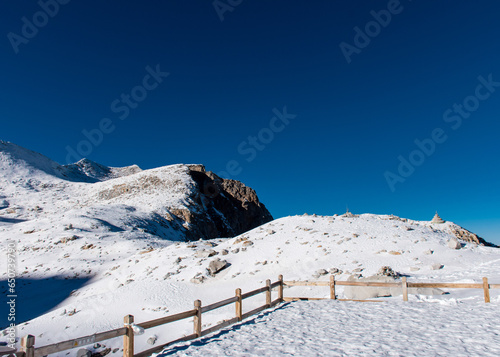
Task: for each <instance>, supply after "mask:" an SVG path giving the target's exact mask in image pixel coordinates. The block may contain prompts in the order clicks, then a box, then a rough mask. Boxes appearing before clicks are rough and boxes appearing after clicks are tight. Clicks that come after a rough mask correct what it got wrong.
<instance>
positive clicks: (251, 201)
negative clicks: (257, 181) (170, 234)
mask: <svg viewBox="0 0 500 357" xmlns="http://www.w3.org/2000/svg"><path fill="white" fill-rule="evenodd" d="M188 168H189V174H190V175H191V177H192V179H193V181H194V182H195V183H196V186H197V187H196V189H195V190H194V192H193V194H192V196H191V199H192V201H193V203H194V206H195V207H190V209H189V210H187V209H184V210H171V213H172V214H173V215H175V216H176V217H177V218H178V219H181V220H182V221H184V222H186V223H188V225H187V227H186V226H185V227H186V230H187V232H186V237H187V239H188V240H198V239H200V238H203V239H211V238H225V237H234V236H236V235H239V234H241V233H244V232H246V231H249V230H251V229H253V228H255V227H258V226H260V225H262V224H264V223H267V222H269V221H272V220H273V217H272V216H271V214H270V213H269V211H268V210H267V208H266V207H265V206H264V204H262V203H260V202H259V198H258V197H257V194H256V193H255V191H254V190H253V189H251V188H250V187H247V186H245V185H244V184H243V183H241V182H240V181H236V180H226V179H223V178H220V177H219V176H217V175H216V174H214V173H213V172H211V171H205V167H204V166H203V165H188Z"/></svg>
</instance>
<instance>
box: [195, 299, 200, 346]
mask: <svg viewBox="0 0 500 357" xmlns="http://www.w3.org/2000/svg"><path fill="white" fill-rule="evenodd" d="M194 309H195V310H196V315H194V333H195V335H196V337H201V301H200V300H195V302H194Z"/></svg>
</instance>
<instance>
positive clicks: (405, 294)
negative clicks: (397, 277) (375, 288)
mask: <svg viewBox="0 0 500 357" xmlns="http://www.w3.org/2000/svg"><path fill="white" fill-rule="evenodd" d="M401 286H402V287H403V301H408V282H407V281H406V276H403V279H402V282H401Z"/></svg>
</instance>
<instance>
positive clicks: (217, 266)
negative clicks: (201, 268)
mask: <svg viewBox="0 0 500 357" xmlns="http://www.w3.org/2000/svg"><path fill="white" fill-rule="evenodd" d="M227 266H228V264H227V261H225V260H220V259H219V258H217V259H214V260H212V261H211V262H210V263H209V264H208V268H207V270H208V273H209V274H210V275H211V276H215V275H216V274H217V273H218V272H220V271H221V270H222V269H224V268H225V267H227Z"/></svg>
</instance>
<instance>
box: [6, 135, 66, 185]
mask: <svg viewBox="0 0 500 357" xmlns="http://www.w3.org/2000/svg"><path fill="white" fill-rule="evenodd" d="M61 171H62V170H61V165H59V164H58V163H57V162H55V161H52V160H51V159H49V158H48V157H46V156H44V155H42V154H39V153H37V152H34V151H31V150H29V149H26V148H23V147H21V146H19V145H16V144H13V143H10V142H7V141H2V140H0V172H1V173H2V176H5V177H9V176H26V175H30V176H31V175H36V174H37V173H42V174H45V175H49V176H55V177H58V178H62V177H63V175H62V172H61Z"/></svg>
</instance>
